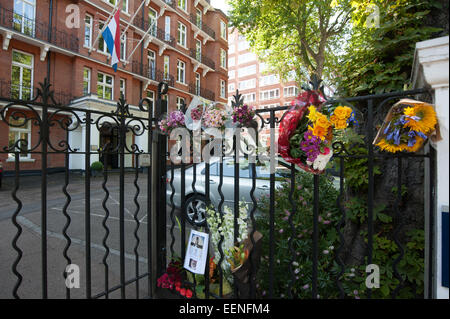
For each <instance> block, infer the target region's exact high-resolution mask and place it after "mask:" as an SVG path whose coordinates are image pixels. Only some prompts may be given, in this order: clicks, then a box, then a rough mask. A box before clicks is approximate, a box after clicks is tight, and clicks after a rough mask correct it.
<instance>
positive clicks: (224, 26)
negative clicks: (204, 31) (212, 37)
mask: <svg viewBox="0 0 450 319" xmlns="http://www.w3.org/2000/svg"><path fill="white" fill-rule="evenodd" d="M220 37H221V38H222V39H224V40H225V41H228V30H227V24H226V23H225V21H223V20H220Z"/></svg>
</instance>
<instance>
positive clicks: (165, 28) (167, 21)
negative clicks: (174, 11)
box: [164, 16, 171, 41]
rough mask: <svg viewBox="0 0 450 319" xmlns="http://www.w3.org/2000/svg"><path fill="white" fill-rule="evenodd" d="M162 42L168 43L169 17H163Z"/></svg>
mask: <svg viewBox="0 0 450 319" xmlns="http://www.w3.org/2000/svg"><path fill="white" fill-rule="evenodd" d="M164 24H165V25H164V32H165V35H164V40H166V41H170V24H171V19H170V16H165V18H164Z"/></svg>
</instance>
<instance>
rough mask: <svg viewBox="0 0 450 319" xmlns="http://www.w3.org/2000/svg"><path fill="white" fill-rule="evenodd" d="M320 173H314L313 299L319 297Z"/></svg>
mask: <svg viewBox="0 0 450 319" xmlns="http://www.w3.org/2000/svg"><path fill="white" fill-rule="evenodd" d="M319 205H320V203H319V175H314V211H313V234H312V241H313V247H312V249H313V254H312V261H313V266H312V267H313V268H312V299H317V292H318V290H317V288H318V287H317V270H318V259H319Z"/></svg>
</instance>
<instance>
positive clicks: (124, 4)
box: [103, 0, 129, 14]
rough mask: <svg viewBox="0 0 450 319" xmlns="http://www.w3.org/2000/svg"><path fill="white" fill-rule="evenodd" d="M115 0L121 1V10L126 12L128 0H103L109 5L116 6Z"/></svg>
mask: <svg viewBox="0 0 450 319" xmlns="http://www.w3.org/2000/svg"><path fill="white" fill-rule="evenodd" d="M117 1H122V8H121V10H122V12H125V13H127V14H128V9H129V8H128V0H103V2H106V3H108V4H109V5H111V6H114V7H115V6H116V5H117Z"/></svg>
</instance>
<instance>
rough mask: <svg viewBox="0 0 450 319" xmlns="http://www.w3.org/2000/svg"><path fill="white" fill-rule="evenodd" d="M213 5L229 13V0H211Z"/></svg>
mask: <svg viewBox="0 0 450 319" xmlns="http://www.w3.org/2000/svg"><path fill="white" fill-rule="evenodd" d="M211 5H212V6H213V7H214V8H218V9H220V10H222V11H223V12H224V13H225V14H228V8H229V6H228V1H227V0H211Z"/></svg>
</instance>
